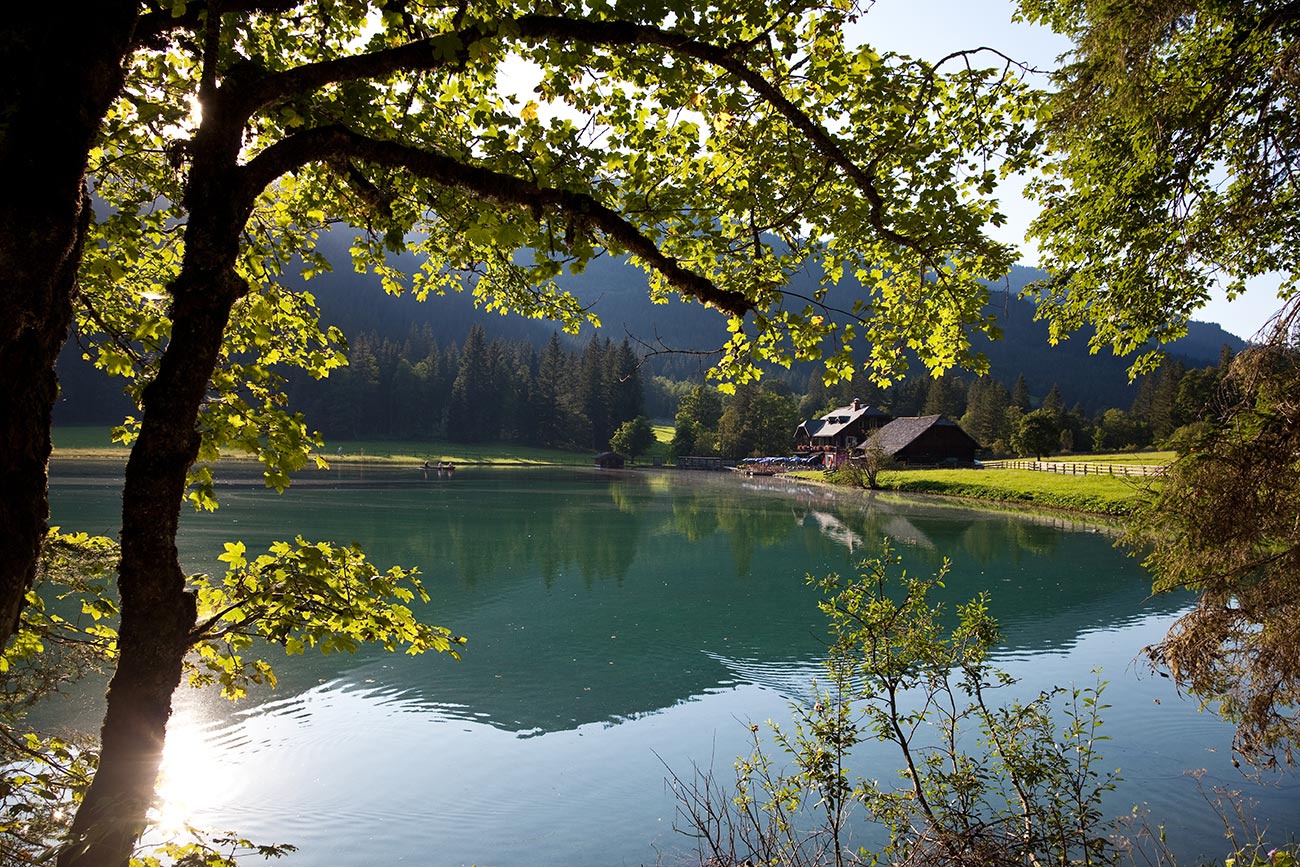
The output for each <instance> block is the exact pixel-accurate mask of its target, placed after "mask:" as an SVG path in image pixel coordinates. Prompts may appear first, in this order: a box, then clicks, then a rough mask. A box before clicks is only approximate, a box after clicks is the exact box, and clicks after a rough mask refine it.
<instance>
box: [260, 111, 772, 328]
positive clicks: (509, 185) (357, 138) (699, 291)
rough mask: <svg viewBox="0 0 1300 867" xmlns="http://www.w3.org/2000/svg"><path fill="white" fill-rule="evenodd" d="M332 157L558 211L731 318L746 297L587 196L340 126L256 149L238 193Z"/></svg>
mask: <svg viewBox="0 0 1300 867" xmlns="http://www.w3.org/2000/svg"><path fill="white" fill-rule="evenodd" d="M338 158H350V159H357V160H361V161H364V162H369V163H375V164H379V165H384V166H389V167H394V168H403V169H405V170H407V171H409V172H411V173H412V174H415V175H416V176H418V177H421V178H423V179H425V180H428V181H432V182H433V183H435V184H438V185H439V186H443V187H447V188H449V189H456V190H461V191H463V192H466V193H469V194H470V195H472V196H474V197H475V198H477V199H478V200H480V201H482V202H486V203H489V204H494V205H499V206H502V207H511V208H527V209H529V210H531V211H532V212H534V213H545V212H559V213H563V214H566V215H568V216H571V217H574V218H576V219H577V220H578V221H579V222H581V223H584V224H587V225H590V226H593V227H595V228H596V229H598V230H599V231H600V232H601V233H603V234H604V235H605V236H606V237H607V238H609V239H610V240H612V241H614V242H615V243H616V244H617V245H618V246H619V247H621V248H622V249H623V250H626V251H627V252H629V253H632V254H633V255H635V256H637V257H639V258H641V259H642V260H644V261H645V262H647V263H649V264H650V265H651V266H652V267H654V268H655V270H657V271H659V273H661V274H662V275H663V276H664V277H666V278H667V279H668V281H669V282H670V283H672V284H673V285H674V286H675V287H677V289H678V290H679V291H681V292H682V294H684V295H689V296H690V297H692V298H695V299H696V300H698V301H701V302H703V303H705V304H708V305H710V306H712V307H716V308H717V309H718V310H721V311H722V312H724V313H727V314H729V315H731V316H743V315H745V313H747V312H748V311H750V310H752V309H753V306H754V305H753V302H752V301H751V300H750V299H749V298H747V297H746V296H745V295H743V294H742V293H740V292H735V291H731V290H728V289H722V288H720V287H718V286H717V285H715V284H714V283H713V281H711V280H709V279H708V278H706V277H704V276H702V275H700V274H697V273H695V272H694V271H691V270H689V269H687V268H685V267H683V266H682V265H681V263H679V262H678V261H677V260H675V259H673V258H672V257H670V256H668V255H666V254H665V253H664V252H663V251H662V250H660V249H659V247H658V246H657V245H656V244H655V243H654V241H652V240H651V239H650V238H648V237H646V235H644V234H643V233H642V232H641V230H640V229H638V228H637V227H636V226H635V225H633V224H632V223H631V222H629V221H628V220H627V219H625V218H624V217H623V216H622V215H621V214H619V213H618V212H617V211H615V210H614V209H612V208H610V207H608V206H607V205H605V204H603V203H601V202H600V201H599V200H598V199H596V198H595V197H594V196H592V195H590V194H589V193H583V192H574V191H572V190H561V189H555V188H552V187H543V186H540V185H538V184H536V183H534V182H532V181H527V180H523V179H521V178H517V177H514V176H513V175H507V174H505V173H503V172H498V171H494V170H492V169H487V168H483V167H482V166H476V165H472V164H467V163H464V162H461V161H460V160H457V159H454V158H452V157H449V156H447V155H445V154H442V153H438V152H436V151H431V150H423V149H420V148H415V147H411V146H409V145H404V144H400V143H398V142H392V141H383V140H380V139H374V138H370V137H368V136H364V135H361V134H360V133H357V132H354V131H352V130H349V129H347V128H345V127H342V126H328V127H320V128H317V129H311V130H305V131H303V132H300V133H296V134H295V135H292V136H290V137H288V138H286V139H284V140H282V141H280V142H277V143H276V144H274V145H272V146H271V147H269V148H267V149H266V150H264V151H262V153H260V154H258V155H257V157H255V158H254V159H253V160H252V161H251V162H250V163H249V164H248V165H247V166H245V167H244V168H243V169H242V170H241V179H242V182H241V184H240V193H239V194H240V195H241V196H242V197H243V200H244V202H246V203H247V204H248V205H249V206H251V203H252V201H253V200H254V199H255V198H256V197H257V196H258V195H259V194H260V193H261V192H262V190H264V189H266V187H267V186H269V185H270V184H271V183H272V182H274V181H275V179H276V178H278V177H280V176H281V175H283V174H285V173H286V172H289V171H292V170H293V169H296V168H298V167H300V166H303V165H306V164H308V163H313V162H324V161H329V160H331V159H333V160H337V159H338Z"/></svg>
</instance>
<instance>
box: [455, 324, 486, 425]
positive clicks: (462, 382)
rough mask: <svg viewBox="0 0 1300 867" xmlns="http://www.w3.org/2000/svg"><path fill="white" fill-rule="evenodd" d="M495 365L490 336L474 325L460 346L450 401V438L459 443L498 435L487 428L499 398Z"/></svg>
mask: <svg viewBox="0 0 1300 867" xmlns="http://www.w3.org/2000/svg"><path fill="white" fill-rule="evenodd" d="M492 385H493V383H492V366H491V359H490V357H489V355H488V347H487V336H486V335H485V334H484V333H483V329H482V328H481V327H480V326H478V325H474V326H472V327H471V328H470V330H469V334H468V335H466V337H465V346H464V348H462V349H461V353H460V364H459V366H458V367H457V370H456V380H455V382H453V383H452V386H451V397H450V399H449V400H448V403H447V439H449V440H451V441H452V442H459V443H480V442H486V441H487V440H488V439H490V438H492V437H493V435H494V434H495V431H494V430H489V429H488V427H487V426H488V422H489V418H490V415H491V412H490V409H489V407H490V405H491V404H492V402H494V401H495V400H496V399H497V395H496V394H494V393H493V392H492Z"/></svg>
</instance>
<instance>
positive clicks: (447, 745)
mask: <svg viewBox="0 0 1300 867" xmlns="http://www.w3.org/2000/svg"><path fill="white" fill-rule="evenodd" d="M116 496H117V488H116V486H115V483H114V482H113V481H112V480H103V479H94V480H91V481H86V480H83V479H81V478H79V477H77V476H76V474H75V471H74V470H72V469H71V468H68V467H60V466H56V473H55V477H54V481H53V485H52V500H53V503H54V512H55V520H56V522H57V523H61V524H63V525H64V526H65V527H67V528H69V529H72V528H77V527H80V526H82V525H83V524H82V522H83V521H85V522H89V523H90V524H91V525H92V528H93V529H101V526H100V525H102V524H103V523H104V522H105V521H106V518H105V516H106V515H113V514H115V510H116V508H117V506H116ZM221 499H222V508H221V509H220V510H219V511H218V512H217V513H216V514H215V515H212V516H203V515H197V516H196V515H187V516H186V519H185V525H184V531H183V534H182V539H181V542H182V545H183V549H182V556H183V558H184V560H185V562H186V563H187V566H188V567H189V568H191V569H195V570H198V569H211V568H213V567H214V565H215V561H214V559H213V558H214V556H215V555H216V554H217V553H219V552H220V551H221V543H222V542H224V541H227V540H230V539H235V538H240V539H243V540H244V541H246V542H247V543H248V545H249V548H250V550H256V548H257V547H258V546H264V545H266V544H268V543H269V542H271V541H272V540H274V539H277V538H285V537H286V536H287V535H291V534H292V533H301V534H302V535H303V536H305V537H307V538H309V539H314V538H330V539H335V540H338V541H355V542H357V543H359V544H361V545H362V546H363V547H364V548H365V549H366V550H367V551H368V552H369V553H370V555H371V557H372V559H373V560H375V561H376V562H377V563H378V564H380V565H381V566H386V565H389V564H394V563H396V564H403V565H413V566H417V567H419V569H420V570H421V572H422V573H423V577H424V580H425V583H426V587H427V588H428V590H429V592H430V595H431V597H432V598H431V601H430V603H429V604H428V605H427V606H426V607H425V608H424V609H422V610H421V612H420V614H421V616H422V617H423V618H425V619H427V620H429V621H430V622H435V623H440V624H443V625H446V626H448V627H450V628H452V629H453V630H454V631H456V632H457V633H460V634H465V635H468V636H469V638H470V643H469V645H468V647H467V648H466V650H465V659H464V661H463V662H460V663H456V662H453V661H451V660H449V659H447V658H445V657H440V656H435V655H429V656H425V657H405V656H401V655H389V654H384V653H381V652H378V651H373V650H365V651H362V652H361V653H359V654H357V655H356V656H342V657H341V656H332V657H321V656H310V655H308V656H303V657H294V658H291V659H285V658H284V657H283V656H278V655H273V656H272V657H271V658H272V660H273V661H274V663H275V665H276V669H277V672H278V674H279V676H280V684H281V687H280V690H279V691H278V692H275V693H264V694H261V695H257V696H254V697H253V699H252V700H250V702H249V703H247V704H246V705H241V706H237V707H235V708H234V709H232V707H231V706H230V705H227V704H225V703H224V702H222V701H221V700H220V699H218V698H216V697H215V696H212V695H209V694H203V693H192V692H185V691H183V692H182V693H181V694H180V696H179V697H178V701H179V702H180V704H181V707H182V709H183V710H185V711H187V712H189V713H191V714H193V718H194V719H196V720H208V721H211V722H204V723H202V724H199V725H198V731H199V733H200V735H201V737H199V739H198V741H197V742H192V743H194V745H193V746H191V747H186V746H184V737H183V736H178V739H179V740H178V742H179V743H181V746H180V747H178V748H177V749H178V752H177V754H176V755H177V758H176V761H177V762H178V763H182V762H183V760H184V758H185V757H187V756H207V755H215V756H217V757H218V764H219V766H220V768H221V769H223V771H228V772H229V773H230V774H231V775H232V776H231V781H230V782H229V784H228V785H224V784H223V785H221V786H217V787H213V789H214V791H216V792H217V793H218V796H219V798H220V799H221V800H220V802H218V801H214V802H211V803H209V804H208V805H207V806H206V807H203V806H200V807H197V808H193V809H198V810H199V811H200V812H202V811H203V810H207V811H208V813H209V815H210V821H209V824H210V825H212V826H214V827H223V828H224V827H233V828H238V829H239V830H240V831H241V832H244V833H246V834H248V835H251V836H254V837H258V836H260V837H262V838H264V839H268V840H272V841H280V840H287V841H290V842H293V843H295V844H301V845H303V846H304V852H303V853H301V854H300V855H298V856H295V859H294V863H295V864H296V865H317V864H319V865H322V867H323V865H326V864H335V863H340V861H339V852H340V851H343V852H347V853H349V855H351V854H356V853H357V852H358V851H359V848H358V847H359V846H361V845H362V844H359V843H358V842H357V841H358V840H364V841H365V844H364V845H365V847H366V852H367V856H368V857H367V858H366V859H365V861H366V862H367V863H388V862H397V861H403V860H404V861H407V862H412V863H423V857H422V855H421V853H427V852H430V851H438V852H439V853H440V857H439V859H438V861H439V863H447V864H454V863H461V862H462V861H463V862H464V863H473V862H478V863H483V862H485V861H486V862H489V863H495V864H498V865H501V867H509V865H514V864H520V865H523V864H528V865H539V864H540V865H551V864H554V865H557V867H558V865H560V864H565V865H570V864H588V863H590V864H597V863H601V864H603V863H629V864H636V863H653V862H655V861H656V860H658V858H659V857H660V855H661V854H662V853H664V852H666V851H668V849H670V848H671V846H672V845H673V844H674V843H675V842H676V841H675V838H674V837H673V835H672V832H671V821H672V812H673V807H672V803H671V799H668V798H666V796H665V795H664V793H663V789H662V779H663V776H664V768H663V765H662V764H661V762H660V758H659V757H662V758H663V761H664V762H667V763H669V764H670V765H671V766H672V767H674V768H676V769H684V768H689V767H690V765H691V764H692V763H693V762H700V763H704V764H708V763H709V761H710V757H713V758H715V759H716V760H717V762H718V767H719V768H720V769H726V768H729V767H730V764H731V760H732V757H733V756H735V755H736V754H738V753H740V752H743V751H744V750H745V749H746V745H745V741H746V737H747V734H748V729H747V728H746V727H745V726H743V725H742V724H741V722H740V721H741V720H753V721H761V720H763V719H764V718H767V717H780V716H781V715H782V714H783V713H784V712H785V708H786V703H787V702H788V701H790V700H802V699H803V698H805V697H806V696H807V694H808V692H807V690H808V685H809V682H810V681H811V679H812V678H813V677H814V676H816V675H817V674H818V673H819V670H820V669H819V666H820V660H821V659H822V657H823V656H824V645H825V635H824V633H825V626H824V620H823V618H822V616H821V614H820V613H819V612H818V610H817V601H818V599H817V594H816V592H815V591H814V590H813V589H811V588H809V587H808V586H807V585H806V584H805V582H804V576H805V574H806V573H811V574H813V575H822V574H824V573H826V572H829V571H838V572H841V573H846V572H851V571H852V570H854V569H855V568H856V564H857V562H858V561H859V560H860V559H861V558H862V557H864V556H871V555H874V554H875V553H876V551H877V550H878V546H879V542H880V540H881V539H882V538H883V537H886V536H888V537H890V538H892V539H893V540H894V541H895V544H896V545H897V546H898V548H899V550H900V553H901V554H902V555H903V557H904V558H905V561H906V563H907V567H908V569H909V570H911V571H914V572H932V571H933V570H935V569H937V568H938V567H939V565H940V564H941V563H942V562H943V559H944V558H945V557H947V558H950V559H951V560H952V563H953V567H952V572H951V573H950V575H949V577H948V580H947V588H946V590H945V597H944V598H945V599H946V601H947V602H948V603H949V604H951V603H954V602H960V601H965V600H966V599H969V598H970V597H972V596H974V595H976V594H977V593H979V592H980V591H983V590H987V591H989V592H990V593H991V594H992V600H993V601H992V609H993V613H994V615H995V616H996V617H997V618H998V619H999V620H1000V621H1001V623H1002V626H1003V629H1004V633H1005V636H1006V645H1005V647H1004V649H1003V650H1002V651H1000V656H1001V661H1002V662H1003V663H1004V664H1005V665H1006V667H1008V668H1009V669H1011V671H1012V673H1013V674H1016V675H1019V676H1022V677H1023V678H1024V679H1025V687H1024V688H1025V689H1026V690H1030V691H1036V690H1037V689H1040V688H1043V687H1046V686H1052V685H1056V684H1062V683H1071V682H1082V683H1087V682H1090V680H1091V675H1090V674H1089V671H1090V669H1092V668H1093V667H1094V666H1097V665H1101V666H1103V667H1104V669H1105V674H1104V676H1105V677H1107V678H1108V679H1110V680H1112V681H1113V682H1114V683H1115V686H1114V687H1112V691H1111V692H1110V693H1108V696H1107V700H1108V702H1109V703H1111V704H1113V705H1114V707H1113V708H1112V709H1111V710H1110V711H1108V715H1107V728H1108V729H1109V730H1110V733H1111V735H1112V736H1113V737H1114V741H1113V742H1112V744H1113V747H1108V749H1107V757H1108V762H1109V761H1114V762H1115V763H1116V764H1120V765H1122V766H1124V768H1125V775H1126V777H1128V778H1129V779H1130V780H1133V781H1135V783H1134V789H1135V790H1136V793H1134V789H1130V790H1128V791H1126V792H1123V793H1121V794H1119V795H1117V798H1119V799H1120V801H1121V802H1120V803H1118V804H1117V809H1119V810H1121V811H1126V810H1127V809H1128V807H1129V806H1131V805H1132V803H1134V802H1136V801H1140V800H1148V801H1151V802H1152V804H1153V808H1155V809H1156V810H1157V812H1158V814H1159V815H1162V816H1164V815H1170V812H1169V810H1170V809H1171V808H1172V809H1175V810H1180V811H1183V812H1184V813H1185V814H1186V816H1187V817H1188V818H1187V819H1186V820H1185V824H1188V825H1192V826H1195V825H1197V824H1198V823H1199V824H1200V825H1201V826H1202V827H1201V828H1200V830H1199V831H1195V829H1193V832H1194V833H1200V834H1202V835H1204V834H1205V827H1206V826H1205V822H1204V815H1203V813H1196V812H1195V811H1194V810H1193V809H1192V808H1191V807H1186V808H1185V809H1184V806H1185V802H1186V800H1187V795H1186V789H1185V788H1181V787H1180V782H1181V777H1180V776H1179V775H1180V774H1181V773H1182V772H1183V771H1184V770H1186V769H1189V768H1193V767H1203V766H1207V765H1208V766H1211V767H1213V768H1216V769H1217V770H1216V771H1215V772H1216V773H1220V774H1223V773H1227V774H1231V773H1232V771H1231V769H1230V767H1228V765H1227V756H1226V752H1221V753H1217V754H1210V753H1206V752H1205V750H1206V749H1207V748H1208V749H1218V750H1226V745H1227V730H1226V728H1225V727H1224V726H1223V725H1222V724H1221V723H1219V722H1218V721H1216V720H1214V718H1213V717H1211V716H1210V715H1208V714H1200V715H1198V714H1197V713H1196V708H1195V705H1194V704H1188V703H1185V702H1183V701H1181V700H1180V699H1179V698H1178V696H1177V695H1176V694H1175V693H1174V692H1173V690H1172V689H1171V688H1170V687H1169V685H1168V684H1167V683H1165V682H1163V681H1159V680H1156V679H1150V678H1148V679H1146V680H1141V679H1138V678H1137V677H1135V673H1136V672H1135V671H1134V670H1133V669H1132V668H1131V666H1130V662H1131V660H1132V659H1133V657H1134V656H1135V655H1136V654H1137V653H1138V651H1139V650H1140V648H1141V646H1142V644H1143V643H1145V642H1147V641H1150V640H1153V639H1154V638H1155V637H1157V636H1158V635H1159V634H1160V633H1161V632H1162V631H1163V629H1164V628H1165V626H1166V625H1167V623H1168V621H1169V620H1170V618H1171V617H1172V616H1173V615H1174V613H1175V612H1176V611H1177V610H1178V609H1179V608H1180V607H1181V606H1182V605H1183V604H1185V600H1181V599H1178V598H1172V597H1162V598H1159V599H1148V598H1147V584H1146V581H1145V579H1144V577H1143V575H1142V574H1141V573H1140V571H1139V570H1138V569H1137V567H1136V564H1134V563H1133V561H1131V560H1129V559H1128V558H1126V557H1125V556H1124V554H1123V553H1122V552H1120V551H1117V550H1115V549H1114V548H1113V547H1112V546H1111V544H1110V541H1109V539H1108V538H1107V537H1105V536H1104V535H1103V534H1099V533H1097V532H1095V531H1094V530H1093V529H1091V528H1088V527H1082V526H1081V527H1075V526H1070V525H1069V524H1068V523H1065V522H1055V521H1038V520H1030V519H1026V518H1024V517H1021V516H1017V515H1010V514H997V513H988V512H977V511H969V510H962V509H953V508H950V507H946V506H938V505H934V504H932V503H928V502H922V501H913V500H906V499H899V498H887V497H881V496H874V495H866V494H863V493H861V492H851V493H849V494H844V493H840V492H836V491H832V490H828V489H826V488H822V487H818V486H810V485H793V486H790V485H786V486H779V484H778V483H768V482H764V481H762V480H746V481H741V480H739V479H735V478H730V477H719V476H714V475H709V474H699V475H690V474H681V475H673V474H671V473H658V474H655V473H641V472H625V473H609V474H606V473H596V472H573V471H565V472H536V471H530V472H524V471H511V472H491V471H485V470H480V469H476V468H464V469H461V470H458V471H457V473H456V475H455V476H454V477H453V478H430V479H427V480H426V479H424V478H423V477H422V473H421V471H420V470H419V469H418V468H412V469H409V470H400V469H399V470H392V469H383V470H377V469H375V468H368V469H366V470H365V473H364V476H363V475H362V474H361V473H360V472H349V471H340V470H333V471H330V472H329V473H325V474H320V475H316V476H306V477H304V478H303V479H302V480H300V481H298V482H295V485H294V487H293V488H291V489H290V490H289V491H288V492H287V493H286V494H285V495H284V496H280V497H277V496H275V495H274V494H270V493H268V492H266V491H265V490H263V489H262V488H261V487H260V485H258V484H257V483H256V482H254V481H249V482H246V483H239V482H235V483H230V484H227V485H225V486H224V487H223V488H222V489H221ZM182 719H183V717H182ZM169 749H170V746H169ZM204 761H206V759H204ZM177 767H178V768H183V767H184V765H183V763H182V764H178V765H177ZM878 771H879V773H880V774H881V775H886V774H891V773H893V769H892V768H883V769H878ZM876 772H877V771H872V773H876ZM211 773H212V772H211V771H210V770H203V769H202V768H200V769H199V770H198V771H197V772H194V776H199V777H201V776H202V775H203V774H211ZM190 774H191V772H189V771H183V770H178V771H177V772H176V776H177V778H178V779H182V778H187V777H188V776H190ZM1289 792H1290V793H1289V794H1284V795H1283V801H1282V806H1281V807H1280V808H1279V809H1280V810H1281V811H1283V812H1285V811H1286V810H1288V809H1290V810H1291V815H1294V811H1295V801H1294V799H1295V794H1294V787H1293V788H1292V789H1291V790H1289ZM1285 798H1290V799H1291V800H1289V801H1287V800H1285ZM168 799H169V802H172V801H174V802H176V803H181V802H182V801H183V798H182V797H181V796H180V794H177V795H174V796H173V795H168ZM1275 812H1276V810H1275ZM213 816H215V817H216V818H211V817H213ZM502 817H509V822H508V823H507V822H506V821H505V819H503V818H502ZM506 825H508V827H506ZM1210 837H1211V838H1212V837H1213V832H1210ZM1210 843H1211V844H1212V843H1213V840H1211V841H1210ZM653 846H658V847H659V848H658V849H654V848H651V847H653ZM1205 851H1209V852H1212V851H1214V850H1213V848H1212V846H1211V847H1210V848H1207V849H1206V850H1205ZM353 863H360V861H354V862H353Z"/></svg>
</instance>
